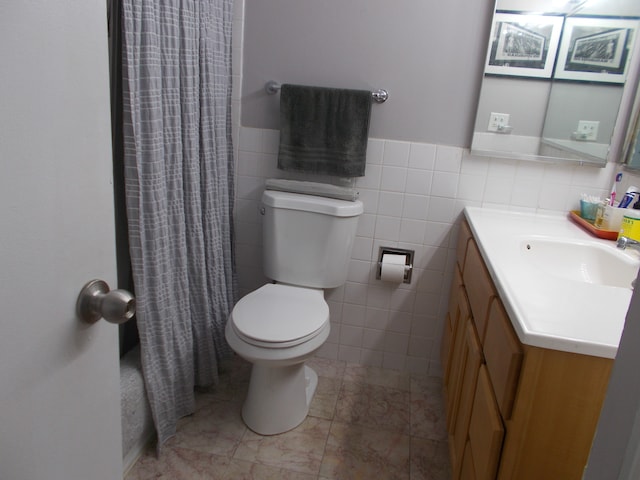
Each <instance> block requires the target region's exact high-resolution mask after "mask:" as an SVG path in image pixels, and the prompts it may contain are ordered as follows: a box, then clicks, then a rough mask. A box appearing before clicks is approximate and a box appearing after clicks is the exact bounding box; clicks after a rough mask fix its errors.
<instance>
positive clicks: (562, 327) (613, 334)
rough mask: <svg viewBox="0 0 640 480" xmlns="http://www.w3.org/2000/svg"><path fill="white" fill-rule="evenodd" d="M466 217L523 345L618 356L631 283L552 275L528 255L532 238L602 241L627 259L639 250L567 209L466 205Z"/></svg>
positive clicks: (632, 258)
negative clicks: (595, 231)
mask: <svg viewBox="0 0 640 480" xmlns="http://www.w3.org/2000/svg"><path fill="white" fill-rule="evenodd" d="M464 213H465V216H466V218H467V220H468V222H469V225H470V227H471V230H472V232H473V234H474V237H475V238H476V241H477V242H478V247H479V249H480V252H481V254H482V257H483V259H484V261H485V263H486V264H487V268H488V269H489V273H490V274H491V277H492V279H493V281H494V283H495V286H496V289H497V290H498V292H499V294H500V298H501V299H502V301H503V303H504V307H505V309H506V311H507V313H508V314H509V317H510V319H511V323H512V324H513V327H514V329H515V331H516V333H517V335H518V337H519V339H520V341H521V342H522V343H523V344H526V345H532V346H536V347H543V348H549V349H553V350H561V351H565V352H574V353H580V354H585V355H594V356H598V357H606V358H614V357H615V356H616V352H617V350H618V344H619V343H620V336H621V335H622V329H623V326H624V322H625V317H626V314H627V309H628V307H629V302H630V300H631V294H632V290H631V288H622V287H613V286H608V285H596V284H592V283H587V282H580V281H572V280H567V279H563V278H560V277H556V276H554V275H550V274H549V273H548V272H546V271H544V269H541V268H537V267H536V265H535V264H534V263H532V262H531V261H528V260H527V259H526V258H525V256H523V254H522V251H521V250H522V248H523V242H526V241H527V240H528V239H554V240H561V241H569V242H579V243H584V242H589V243H592V242H594V243H599V244H601V245H604V246H606V247H607V248H612V249H614V250H615V252H616V254H620V255H624V256H625V260H630V261H632V262H637V261H638V253H637V252H635V251H633V252H631V251H621V250H618V249H616V248H615V242H613V241H611V240H602V239H598V238H596V237H594V236H593V235H591V234H589V233H588V232H586V231H585V230H584V229H583V228H581V227H580V226H578V225H576V224H575V223H574V222H572V221H571V220H570V219H569V218H568V215H564V214H557V215H554V214H550V215H549V214H531V213H519V212H510V211H503V210H493V209H486V208H477V207H466V208H465V210H464Z"/></svg>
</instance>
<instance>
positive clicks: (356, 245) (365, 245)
mask: <svg viewBox="0 0 640 480" xmlns="http://www.w3.org/2000/svg"><path fill="white" fill-rule="evenodd" d="M372 245H373V240H372V239H371V238H369V237H356V239H355V241H354V242H353V250H352V252H351V258H353V259H355V260H366V261H369V260H371V247H372Z"/></svg>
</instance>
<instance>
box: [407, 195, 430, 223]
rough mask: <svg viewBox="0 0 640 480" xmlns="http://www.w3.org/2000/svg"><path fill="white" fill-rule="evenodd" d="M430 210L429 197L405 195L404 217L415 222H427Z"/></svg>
mask: <svg viewBox="0 0 640 480" xmlns="http://www.w3.org/2000/svg"><path fill="white" fill-rule="evenodd" d="M428 209H429V197H427V196H426V195H410V194H405V196H404V203H403V206H402V217H403V218H411V219H414V220H426V219H427V210H428Z"/></svg>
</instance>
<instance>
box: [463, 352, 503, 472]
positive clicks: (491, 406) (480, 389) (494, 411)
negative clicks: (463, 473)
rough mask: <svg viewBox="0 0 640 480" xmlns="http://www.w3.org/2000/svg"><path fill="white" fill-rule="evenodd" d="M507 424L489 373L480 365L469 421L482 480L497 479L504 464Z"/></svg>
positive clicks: (471, 441) (470, 441) (474, 453)
mask: <svg viewBox="0 0 640 480" xmlns="http://www.w3.org/2000/svg"><path fill="white" fill-rule="evenodd" d="M503 439H504V426H503V424H502V419H501V418H500V412H499V411H498V406H497V404H496V400H495V397H494V396H493V390H492V389H491V382H490V380H489V373H488V371H487V368H486V366H485V365H482V366H481V367H480V370H479V372H478V381H477V385H476V393H475V396H474V399H473V411H472V413H471V420H470V422H469V443H470V446H471V451H472V452H473V470H474V472H475V474H476V478H477V479H478V480H494V479H495V478H496V472H497V471H498V464H499V463H500V454H501V450H502V440H503Z"/></svg>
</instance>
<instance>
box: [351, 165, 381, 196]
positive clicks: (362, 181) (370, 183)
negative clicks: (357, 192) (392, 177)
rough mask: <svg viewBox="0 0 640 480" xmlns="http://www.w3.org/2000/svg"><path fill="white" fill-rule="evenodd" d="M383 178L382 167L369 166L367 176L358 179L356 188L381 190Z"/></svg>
mask: <svg viewBox="0 0 640 480" xmlns="http://www.w3.org/2000/svg"><path fill="white" fill-rule="evenodd" d="M381 178H382V166H381V165H367V167H366V171H365V176H364V177H358V178H357V179H356V187H360V188H373V189H376V190H377V189H379V188H380V179H381Z"/></svg>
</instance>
